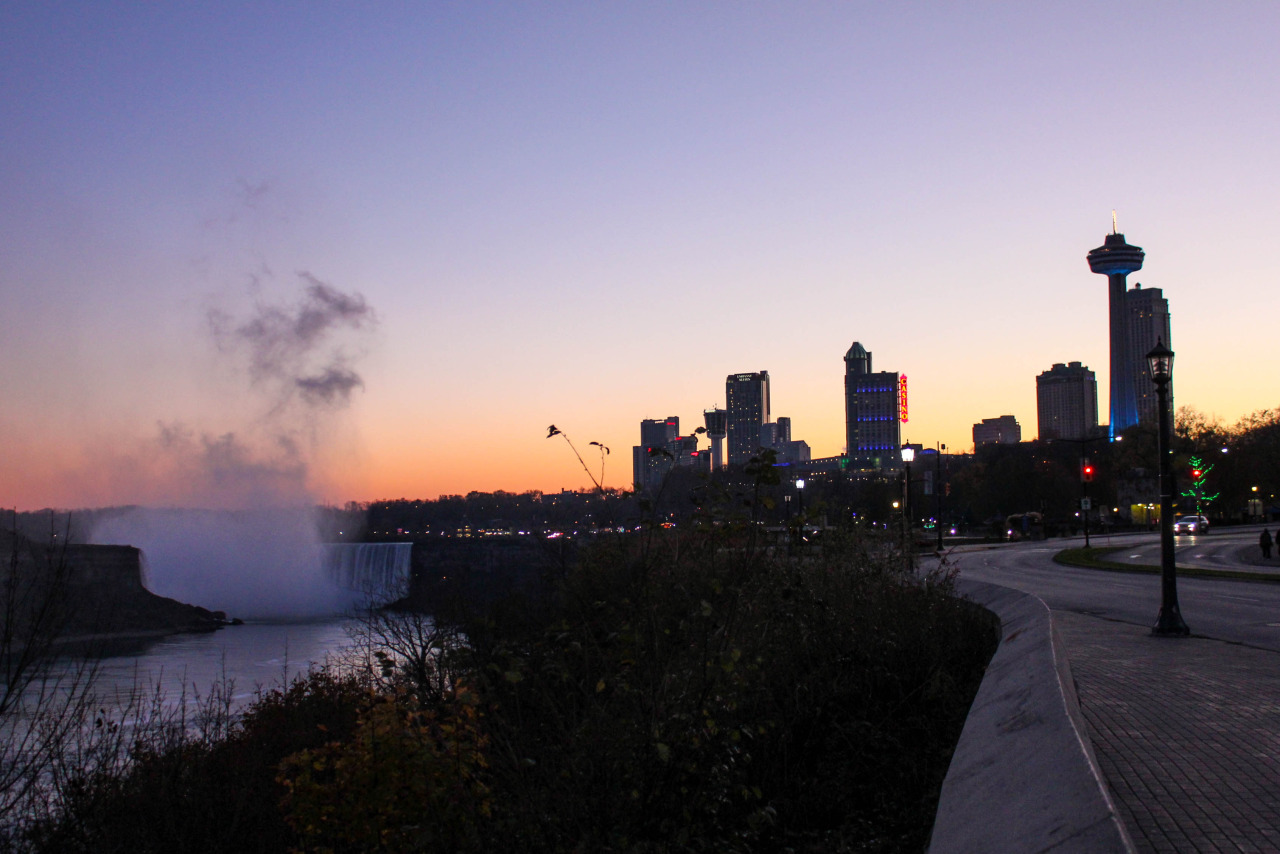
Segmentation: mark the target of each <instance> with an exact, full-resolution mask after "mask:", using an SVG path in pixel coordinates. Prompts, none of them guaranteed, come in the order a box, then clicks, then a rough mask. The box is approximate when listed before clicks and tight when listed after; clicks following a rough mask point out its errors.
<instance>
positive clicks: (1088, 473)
mask: <svg viewBox="0 0 1280 854" xmlns="http://www.w3.org/2000/svg"><path fill="white" fill-rule="evenodd" d="M1080 479H1081V480H1083V481H1084V482H1085V483H1093V463H1085V464H1084V466H1083V467H1081V469H1080Z"/></svg>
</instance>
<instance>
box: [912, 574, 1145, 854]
mask: <svg viewBox="0 0 1280 854" xmlns="http://www.w3.org/2000/svg"><path fill="white" fill-rule="evenodd" d="M956 591H957V593H958V594H960V595H962V596H964V597H965V598H968V599H970V600H972V601H973V602H975V603H977V604H979V605H982V606H983V607H985V608H987V609H989V610H991V611H992V612H994V613H995V614H996V616H997V617H999V618H1000V632H1001V640H1000V646H999V648H998V649H997V650H996V654H995V655H994V656H993V657H992V659H991V663H990V665H989V666H988V667H987V673H986V676H984V677H983V680H982V685H981V686H980V687H979V688H978V695H977V696H976V697H975V698H974V701H973V706H972V707H971V708H970V709H969V716H968V717H967V718H966V719H965V724H964V730H963V732H961V734H960V741H959V743H958V744H957V745H956V751H955V754H954V755H953V756H952V758H951V766H950V767H949V768H948V769H947V776H946V779H945V781H944V782H943V784H942V794H941V797H940V799H939V803H938V812H937V815H936V817H935V820H934V827H933V836H932V838H931V840H930V843H929V854H951V853H952V852H992V851H1001V852H1041V851H1053V852H1055V854H1056V852H1082V854H1085V852H1088V853H1089V854H1093V852H1117V854H1132V852H1134V850H1135V849H1134V846H1133V842H1132V840H1130V839H1129V835H1128V833H1127V832H1126V831H1125V829H1124V824H1123V822H1122V821H1121V820H1120V817H1119V814H1118V813H1117V812H1116V807H1115V804H1114V803H1113V802H1112V801H1111V797H1110V795H1109V794H1108V793H1107V786H1106V782H1105V781H1104V780H1103V777H1102V772H1101V770H1100V769H1099V768H1098V762H1097V759H1096V758H1095V757H1094V755H1093V746H1092V744H1091V743H1090V741H1089V738H1088V736H1087V735H1086V730H1085V724H1084V718H1083V717H1082V716H1081V714H1080V705H1079V701H1078V700H1077V698H1076V692H1075V683H1074V681H1073V680H1072V678H1071V670H1070V667H1069V666H1068V664H1067V658H1066V651H1065V649H1064V648H1063V644H1062V641H1061V639H1060V638H1059V637H1058V632H1057V630H1056V629H1055V628H1054V625H1053V618H1052V615H1051V614H1050V612H1049V609H1048V607H1047V606H1046V605H1045V604H1044V602H1042V601H1041V600H1040V599H1039V598H1037V597H1035V596H1032V595H1030V594H1027V593H1023V592H1021V591H1018V590H1013V589H1011V588H1008V587H1001V586H999V585H995V584H987V583H984V582H979V581H968V580H964V579H961V580H960V581H958V582H957V583H956Z"/></svg>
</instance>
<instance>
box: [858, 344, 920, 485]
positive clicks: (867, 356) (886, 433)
mask: <svg viewBox="0 0 1280 854" xmlns="http://www.w3.org/2000/svg"><path fill="white" fill-rule="evenodd" d="M844 366H845V367H844V415H845V421H844V423H845V454H846V457H847V458H848V467H849V468H851V469H896V468H898V467H899V466H900V465H901V463H902V457H901V453H900V450H899V449H900V447H901V445H902V433H901V424H902V423H903V422H905V421H906V420H907V417H908V416H907V388H906V382H907V378H906V377H905V376H903V375H901V374H898V373H894V372H890V371H881V372H879V373H876V372H873V371H872V370H871V353H870V352H869V351H868V350H866V349H865V348H864V347H863V346H862V345H861V344H859V343H858V342H857V341H854V342H853V346H852V347H850V348H849V350H848V352H847V353H845V354H844Z"/></svg>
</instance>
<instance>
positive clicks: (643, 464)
mask: <svg viewBox="0 0 1280 854" xmlns="http://www.w3.org/2000/svg"><path fill="white" fill-rule="evenodd" d="M679 436H680V418H679V417H678V416H675V415H672V416H670V417H669V418H646V419H644V420H643V421H641V422H640V444H639V445H636V446H635V447H633V448H632V449H631V480H632V483H634V484H635V487H636V489H639V490H645V489H648V488H649V486H650V485H651V484H652V483H655V482H657V481H660V480H661V479H662V475H663V474H664V473H665V472H666V470H667V469H668V468H670V466H669V465H665V464H664V462H663V461H664V460H665V459H667V458H666V456H665V455H663V454H660V453H655V449H666V447H667V445H669V444H670V443H672V442H674V441H675V440H676V439H678V438H679Z"/></svg>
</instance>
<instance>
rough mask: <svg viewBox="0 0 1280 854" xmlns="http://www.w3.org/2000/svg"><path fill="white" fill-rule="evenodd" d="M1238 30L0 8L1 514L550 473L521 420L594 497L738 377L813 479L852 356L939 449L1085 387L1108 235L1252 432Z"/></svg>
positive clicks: (989, 22) (1252, 79) (1277, 221)
mask: <svg viewBox="0 0 1280 854" xmlns="http://www.w3.org/2000/svg"><path fill="white" fill-rule="evenodd" d="M1100 22H1105V24H1106V25H1105V26H1101V25H1100ZM1134 32H1141V33H1142V35H1143V37H1142V38H1141V39H1140V40H1136V41H1135V40H1133V39H1132V37H1131V36H1132V33H1134ZM1277 32H1280V9H1277V8H1275V7H1273V6H1271V5H1269V4H1261V3H1257V4H1254V3H1240V4H1229V5H1227V6H1224V7H1216V8H1213V9H1208V8H1205V9H1198V8H1176V9H1174V8H1168V7H1166V6H1155V5H1142V4H1135V5H1133V6H1128V7H1120V8H1118V7H1115V6H1114V5H1111V4H1103V3H1082V4H1071V8H1008V7H1006V6H1004V5H1002V4H989V5H988V4H977V5H973V6H966V7H964V8H951V7H937V8H930V7H913V8H910V9H898V8H882V7H860V6H857V5H839V6H837V5H827V4H818V3H806V4H799V5H794V6H789V7H787V8H786V9H771V8H768V7H741V8H735V9H732V10H725V9H721V8H718V7H712V6H706V7H688V6H663V7H599V6H597V5H592V4H569V5H566V6H563V7H557V8H554V9H549V8H541V7H538V8H534V7H504V6H497V5H486V4H483V3H478V4H467V5H466V6H465V7H456V6H451V5H445V4H436V3H426V4H422V5H420V6H412V7H395V8H384V9H380V10H378V11H377V12H370V11H368V10H363V9H355V8H342V7H322V8H306V9H301V8H298V9H289V8H279V7H272V8H236V9H225V8H210V9H202V8H143V7H140V8H115V7H109V6H100V5H97V4H87V3H84V4H75V3H72V4H60V5H54V6H50V5H48V4H40V3H34V2H15V3H10V4H5V6H4V8H2V9H0V73H3V75H4V79H5V80H7V81H10V83H11V85H10V86H9V87H8V88H7V90H6V92H5V94H4V95H3V96H0V129H2V130H0V150H3V151H4V154H5V156H4V157H3V158H0V229H3V233H4V234H5V235H6V240H5V246H4V249H3V251H0V310H3V312H4V314H5V316H6V318H9V319H10V323H9V324H8V325H7V328H6V332H5V334H4V335H2V336H0V358H2V359H3V360H4V364H5V365H6V366H7V369H6V370H5V371H3V372H0V400H3V401H4V402H5V406H4V407H3V411H0V447H3V448H4V452H3V454H0V506H5V507H16V508H18V509H36V508H40V507H45V506H55V507H67V508H73V507H82V506H102V505H107V504H126V503H141V504H159V505H175V504H176V505H197V506H254V505H256V504H261V503H262V502H264V501H313V502H323V501H327V502H338V503H340V502H345V501H347V500H356V501H369V500H375V499H379V498H398V497H426V498H430V497H433V496H436V495H440V494H453V493H465V492H467V491H470V490H479V491H493V490H497V489H503V490H508V491H516V492H519V491H524V490H529V489H541V490H545V491H557V490H559V489H560V488H570V489H580V488H584V487H589V486H590V481H589V480H588V478H587V477H586V475H585V473H583V472H582V471H581V469H580V468H579V467H578V465H577V461H576V460H574V459H573V458H572V455H571V454H570V453H569V452H568V450H567V449H566V448H565V447H564V445H563V443H562V442H561V441H559V439H557V440H556V441H546V439H545V436H546V427H547V425H548V424H556V425H558V426H559V427H560V428H561V429H562V430H563V431H564V432H565V434H567V435H568V436H570V437H571V438H572V439H573V440H574V441H575V443H576V444H577V445H578V446H579V447H580V448H582V447H584V446H586V444H587V443H588V442H590V441H599V442H601V443H603V444H605V445H607V446H610V447H611V448H613V449H614V453H613V454H612V455H611V456H610V457H609V458H608V459H607V460H605V463H606V468H605V478H604V479H605V483H606V485H608V486H619V487H625V486H627V485H628V482H629V479H630V471H629V466H628V465H627V464H626V453H625V451H624V449H625V448H629V447H631V446H632V445H634V443H635V439H634V436H635V425H636V422H637V421H639V420H640V419H643V418H656V417H660V416H663V415H665V414H666V413H669V412H676V413H679V414H680V415H681V416H682V417H684V418H685V419H686V421H687V423H689V424H696V423H698V417H699V416H698V414H699V413H701V412H703V410H704V409H705V408H706V407H708V406H712V405H723V404H724V402H723V401H720V400H718V399H717V398H718V396H719V389H720V383H721V382H722V381H723V379H724V377H725V376H726V374H727V373H729V372H730V371H734V370H738V369H741V368H748V369H750V368H751V367H752V366H757V368H758V367H759V366H767V367H768V369H769V372H770V375H771V377H772V380H773V399H772V410H773V411H774V412H783V413H786V414H787V416H788V417H790V418H792V419H793V423H794V424H795V425H796V431H797V435H800V436H802V437H803V438H804V439H805V440H806V441H807V442H808V443H809V445H810V446H811V449H812V453H813V456H814V457H815V458H818V457H827V456H832V455H836V454H838V453H840V450H841V448H842V447H843V446H844V444H845V413H844V410H843V407H842V405H841V400H842V393H843V389H842V382H843V379H842V374H843V371H842V370H841V365H839V364H838V363H837V362H836V361H835V360H834V359H833V358H832V354H833V353H837V354H838V353H839V352H841V351H842V350H843V348H845V347H847V346H848V344H849V341H851V340H854V339H858V340H862V341H864V342H866V343H868V345H869V346H870V347H871V348H872V349H874V350H875V353H876V358H877V361H878V363H879V364H882V365H887V366H891V367H892V368H893V370H894V371H899V372H901V373H902V374H905V375H907V376H909V377H910V382H911V388H910V394H911V414H910V421H909V422H908V423H907V424H904V425H902V439H903V440H904V441H911V442H914V443H921V444H924V445H927V446H932V445H933V444H934V443H936V442H942V443H944V444H947V445H948V446H949V447H952V448H955V449H958V450H959V449H964V448H967V447H968V446H969V445H970V444H971V443H970V440H969V436H970V431H971V429H972V425H973V424H975V423H977V422H979V421H981V419H983V418H984V417H990V416H991V415H993V414H1000V413H1009V414H1012V415H1014V416H1015V417H1016V418H1017V420H1018V421H1019V422H1020V423H1021V424H1023V425H1030V424H1032V423H1033V422H1034V421H1035V418H1036V388H1035V383H1034V381H1033V379H1034V377H1035V376H1036V374H1037V373H1038V372H1040V371H1042V370H1043V369H1044V367H1045V366H1047V365H1050V364H1054V363H1065V362H1068V361H1079V362H1081V363H1083V364H1085V365H1093V366H1095V367H1096V368H1098V370H1099V377H1098V393H1099V395H1101V396H1104V398H1105V396H1106V395H1107V394H1108V393H1109V388H1108V378H1107V377H1105V376H1103V375H1102V373H1103V372H1102V370H1101V368H1100V367H1099V366H1102V365H1106V364H1108V362H1109V357H1108V350H1107V347H1108V327H1107V302H1106V295H1105V293H1104V292H1103V289H1102V288H1101V287H1100V282H1099V280H1098V277H1097V276H1095V275H1093V274H1092V273H1090V272H1089V269H1088V267H1087V265H1086V264H1085V263H1084V261H1083V258H1082V255H1083V253H1084V252H1086V251H1087V250H1088V248H1089V247H1092V246H1096V245H1097V244H1098V238H1099V236H1100V235H1102V234H1105V233H1106V232H1107V231H1108V230H1110V226H1111V221H1110V217H1111V211H1112V210H1116V211H1118V216H1119V223H1118V226H1119V227H1118V230H1119V231H1121V232H1125V231H1127V232H1128V233H1129V234H1130V235H1131V236H1132V237H1133V238H1134V239H1135V241H1136V242H1137V243H1139V244H1141V245H1142V247H1143V248H1144V250H1145V252H1146V258H1145V262H1144V266H1143V269H1142V270H1141V271H1140V272H1138V273H1135V274H1132V275H1130V276H1129V285H1130V286H1133V285H1134V284H1136V283H1139V282H1140V283H1142V284H1143V286H1144V290H1145V289H1148V288H1150V289H1153V290H1154V289H1160V290H1161V291H1162V292H1163V295H1164V297H1165V298H1167V299H1168V301H1169V303H1170V304H1171V305H1172V307H1173V311H1174V313H1176V314H1177V317H1178V330H1177V332H1178V336H1177V337H1178V340H1177V344H1176V346H1175V347H1174V348H1173V349H1174V350H1175V351H1176V352H1177V363H1176V369H1175V375H1174V393H1175V400H1176V402H1177V405H1179V406H1193V407H1196V408H1197V409H1199V410H1200V411H1202V412H1203V413H1205V414H1206V415H1208V416H1210V417H1213V416H1218V417H1221V418H1222V419H1223V420H1224V421H1226V422H1228V423H1232V422H1234V421H1236V420H1237V419H1238V418H1240V417H1242V416H1244V415H1246V414H1248V413H1251V412H1253V411H1256V410H1260V409H1266V408H1275V407H1276V406H1277V405H1280V401H1278V400H1277V397H1278V395H1277V393H1276V389H1275V387H1274V385H1268V384H1267V383H1266V381H1265V375H1264V376H1263V377H1262V381H1261V382H1259V381H1257V380H1255V379H1254V378H1253V373H1254V372H1252V371H1245V372H1240V371H1239V370H1238V366H1239V365H1249V366H1252V365H1266V364H1269V363H1270V361H1271V360H1272V358H1273V353H1272V352H1271V351H1272V350H1273V349H1274V348H1273V347H1272V346H1271V345H1270V343H1269V342H1270V340H1271V339H1272V338H1273V337H1274V336H1273V334H1272V330H1273V329H1274V328H1275V327H1276V324H1277V323H1280V317H1276V318H1273V317H1271V316H1269V315H1272V314H1274V313H1275V312H1274V311H1273V310H1271V308H1270V307H1271V305H1272V303H1273V302H1274V298H1273V297H1272V290H1273V283H1274V282H1275V281H1276V280H1277V279H1280V260H1277V259H1275V258H1273V257H1272V255H1271V253H1269V252H1268V251H1267V247H1268V246H1269V238H1270V235H1271V234H1274V233H1275V232H1276V231H1277V229H1278V228H1280V211H1277V210H1276V209H1275V206H1274V204H1273V199H1274V197H1275V195H1276V192H1275V191H1276V185H1277V183H1280V166H1277V165H1276V164H1274V163H1273V162H1272V158H1271V157H1270V152H1271V151H1273V150H1275V147H1276V144H1277V142H1280V118H1278V117H1276V116H1275V115H1273V111H1271V110H1269V109H1268V108H1267V105H1269V104H1270V103H1273V102H1274V98H1275V95H1276V90H1277V89H1280V85H1278V84H1280V71H1277V70H1275V69H1274V68H1273V63H1272V62H1271V61H1270V53H1271V44H1272V42H1273V41H1274V35H1275V34H1276V33H1277ZM1224 248H1229V251H1226V252H1224V251H1223V249H1224ZM1255 317H1261V322H1259V321H1258V320H1256V319H1255ZM1255 327H1256V328H1257V332H1256V334H1255ZM1264 373H1265V372H1264ZM1237 377H1240V378H1239V379H1237ZM1027 429H1028V430H1029V427H1028V428H1027ZM704 445H705V439H704Z"/></svg>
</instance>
